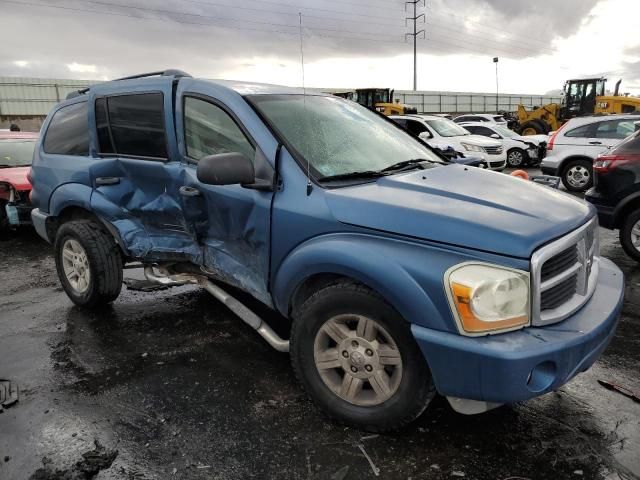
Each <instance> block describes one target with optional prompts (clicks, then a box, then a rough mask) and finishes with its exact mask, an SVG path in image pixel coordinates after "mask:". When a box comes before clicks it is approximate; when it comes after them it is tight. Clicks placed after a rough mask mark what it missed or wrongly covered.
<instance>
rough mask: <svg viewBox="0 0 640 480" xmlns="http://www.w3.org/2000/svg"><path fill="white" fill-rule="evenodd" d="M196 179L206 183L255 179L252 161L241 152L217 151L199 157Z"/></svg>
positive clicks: (234, 182) (222, 183)
mask: <svg viewBox="0 0 640 480" xmlns="http://www.w3.org/2000/svg"><path fill="white" fill-rule="evenodd" d="M196 175H197V176H198V180H199V181H200V182H202V183H205V184H207V185H236V184H238V183H239V184H252V183H254V182H255V180H256V174H255V170H254V168H253V162H251V160H249V159H248V158H247V157H246V156H244V155H243V154H242V153H238V152H231V153H219V154H217V155H209V156H207V157H204V158H202V159H200V161H199V162H198V167H197V169H196Z"/></svg>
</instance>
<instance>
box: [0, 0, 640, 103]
mask: <svg viewBox="0 0 640 480" xmlns="http://www.w3.org/2000/svg"><path fill="white" fill-rule="evenodd" d="M417 12H418V14H420V13H425V14H426V23H424V24H423V23H422V19H421V20H420V22H419V24H418V30H423V29H424V30H425V31H426V38H424V39H422V35H420V36H419V37H420V39H419V40H418V51H419V57H418V89H419V90H451V91H477V92H492V91H495V88H496V86H495V70H494V64H493V63H492V58H493V57H495V56H498V57H500V62H499V80H500V91H501V92H505V93H506V92H509V93H546V92H549V91H551V90H557V89H559V88H561V87H562V83H563V81H564V80H566V79H568V78H572V77H581V76H592V75H606V76H607V77H608V78H609V80H610V86H611V87H613V83H615V81H616V80H617V79H619V78H623V84H622V85H623V86H622V91H624V92H631V93H633V94H640V35H639V34H638V32H639V31H640V28H639V27H640V0H562V1H558V0H429V1H428V2H427V6H426V7H423V6H422V4H418V9H417ZM299 13H301V14H302V18H301V19H302V45H303V51H304V59H305V79H306V85H307V86H309V87H325V88H329V87H334V88H343V87H344V88H355V87H365V86H376V87H392V88H396V89H410V88H412V82H413V57H412V43H411V40H410V38H408V39H407V40H408V42H405V34H406V33H409V32H411V31H412V28H413V27H412V24H411V22H410V21H409V22H407V26H406V27H405V17H407V16H412V14H413V7H412V6H411V5H408V6H407V10H406V11H405V5H404V2H403V1H400V0H252V1H244V2H239V1H237V0H173V1H166V0H93V1H89V0H0V31H1V32H2V39H3V43H4V45H3V46H2V48H0V76H24V77H46V78H76V79H99V80H102V79H109V78H114V77H118V76H124V75H129V74H133V73H138V72H142V71H152V70H159V69H164V68H180V69H183V70H185V71H187V72H189V73H191V74H192V75H194V76H201V77H207V78H226V79H238V80H247V81H259V82H267V83H279V84H286V85H300V84H301V82H302V75H301V68H300V65H301V63H300V36H299V22H300V16H299Z"/></svg>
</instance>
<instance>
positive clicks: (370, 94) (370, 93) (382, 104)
mask: <svg viewBox="0 0 640 480" xmlns="http://www.w3.org/2000/svg"><path fill="white" fill-rule="evenodd" d="M393 92H394V91H393V90H391V89H389V88H359V89H357V90H356V91H355V92H350V93H351V95H349V96H346V98H349V99H350V100H354V101H356V102H358V103H359V104H360V105H364V106H365V107H367V108H370V109H371V110H376V111H378V112H380V113H382V114H383V115H404V114H405V113H418V109H417V108H415V107H411V106H409V105H404V104H402V103H400V102H399V101H398V100H395V101H394V98H393ZM340 96H343V95H340Z"/></svg>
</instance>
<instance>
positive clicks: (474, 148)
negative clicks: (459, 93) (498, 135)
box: [389, 115, 507, 170]
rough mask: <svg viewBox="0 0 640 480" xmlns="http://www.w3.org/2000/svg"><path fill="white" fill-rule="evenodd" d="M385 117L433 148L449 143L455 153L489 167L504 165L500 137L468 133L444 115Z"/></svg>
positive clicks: (502, 167) (497, 167) (504, 159)
mask: <svg viewBox="0 0 640 480" xmlns="http://www.w3.org/2000/svg"><path fill="white" fill-rule="evenodd" d="M389 118H390V119H391V120H392V121H394V122H395V123H397V124H398V125H400V126H401V127H402V128H404V129H406V130H407V131H408V132H409V133H411V134H412V135H415V136H416V137H419V138H421V139H422V140H423V141H425V142H426V143H428V144H429V145H431V146H432V147H434V148H441V146H442V145H445V146H449V145H451V146H453V148H454V149H455V150H456V151H457V152H462V153H464V154H465V155H466V154H467V153H468V154H470V155H472V156H474V157H479V158H481V159H482V160H484V161H485V163H486V165H487V168H488V169H490V170H504V168H505V167H506V165H507V154H506V152H505V151H504V148H503V146H502V141H501V140H495V139H491V138H486V137H482V136H480V135H471V134H470V133H469V132H468V131H467V130H465V129H464V128H462V127H461V126H459V125H456V124H455V123H454V122H452V121H451V120H447V119H446V118H442V117H438V116H435V115H391V116H390V117H389Z"/></svg>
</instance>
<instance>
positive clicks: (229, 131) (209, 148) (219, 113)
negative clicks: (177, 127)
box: [184, 97, 255, 160]
mask: <svg viewBox="0 0 640 480" xmlns="http://www.w3.org/2000/svg"><path fill="white" fill-rule="evenodd" d="M184 131H185V144H186V147H187V156H188V157H190V158H193V159H194V160H200V159H201V158H203V157H206V156H208V155H217V154H219V153H231V152H238V153H242V154H244V155H245V156H246V157H247V158H248V159H250V160H253V159H254V157H255V148H254V147H253V145H252V144H251V142H249V140H248V139H247V137H246V136H245V134H244V133H243V132H242V130H241V129H240V127H239V126H238V125H237V124H236V122H234V120H233V119H232V118H231V117H230V116H229V114H228V113H227V112H225V111H224V110H223V109H221V108H220V107H218V106H216V105H214V104H213V103H209V102H205V101H204V100H200V99H198V98H192V97H186V98H185V101H184Z"/></svg>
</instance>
